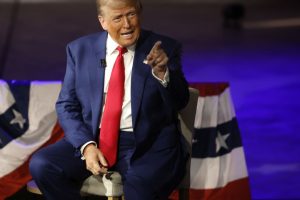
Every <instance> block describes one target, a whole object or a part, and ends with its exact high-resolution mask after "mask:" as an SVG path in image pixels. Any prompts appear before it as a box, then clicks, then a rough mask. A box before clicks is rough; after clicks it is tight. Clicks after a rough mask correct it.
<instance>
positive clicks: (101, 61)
mask: <svg viewBox="0 0 300 200" xmlns="http://www.w3.org/2000/svg"><path fill="white" fill-rule="evenodd" d="M100 63H101V67H102V68H105V67H106V60H105V59H100Z"/></svg>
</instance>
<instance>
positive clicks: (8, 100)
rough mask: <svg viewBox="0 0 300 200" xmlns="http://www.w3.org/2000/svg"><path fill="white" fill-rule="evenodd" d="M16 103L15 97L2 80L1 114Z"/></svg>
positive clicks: (0, 91)
mask: <svg viewBox="0 0 300 200" xmlns="http://www.w3.org/2000/svg"><path fill="white" fill-rule="evenodd" d="M14 103H15V98H14V97H13V95H12V94H11V92H10V90H9V86H8V84H7V83H6V82H5V81H2V80H0V115H1V114H2V113H4V112H5V111H6V110H7V109H9V108H10V107H11V106H12V105H13V104H14Z"/></svg>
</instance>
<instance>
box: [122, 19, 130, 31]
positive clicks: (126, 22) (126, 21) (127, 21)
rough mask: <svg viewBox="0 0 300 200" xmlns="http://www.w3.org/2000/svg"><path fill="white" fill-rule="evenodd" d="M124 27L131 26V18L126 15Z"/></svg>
mask: <svg viewBox="0 0 300 200" xmlns="http://www.w3.org/2000/svg"><path fill="white" fill-rule="evenodd" d="M123 26H124V28H130V26H131V25H130V19H128V18H127V17H124V23H123Z"/></svg>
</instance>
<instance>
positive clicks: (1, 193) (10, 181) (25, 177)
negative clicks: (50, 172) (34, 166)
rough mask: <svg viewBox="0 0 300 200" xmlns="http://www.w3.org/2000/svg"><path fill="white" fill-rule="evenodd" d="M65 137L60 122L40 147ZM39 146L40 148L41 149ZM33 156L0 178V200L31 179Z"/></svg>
mask: <svg viewBox="0 0 300 200" xmlns="http://www.w3.org/2000/svg"><path fill="white" fill-rule="evenodd" d="M62 137H63V130H62V129H61V128H60V126H59V125H58V123H57V124H56V125H55V127H54V128H53V130H52V133H51V137H50V139H49V140H48V141H47V142H46V143H45V144H43V146H41V147H40V148H42V147H44V146H47V145H49V144H52V143H54V142H56V141H57V140H59V139H61V138H62ZM40 148H39V149H40ZM30 158H31V156H30V157H29V158H28V160H26V161H25V162H24V163H23V164H22V165H21V166H19V167H18V168H17V169H15V170H14V171H12V172H11V173H9V174H7V175H6V176H4V177H2V178H0V200H2V199H5V198H6V197H9V196H11V195H13V194H14V193H16V192H17V191H18V190H20V189H21V188H22V187H23V186H24V185H26V183H27V182H28V181H29V180H31V175H30V173H29V169H28V164H29V160H30Z"/></svg>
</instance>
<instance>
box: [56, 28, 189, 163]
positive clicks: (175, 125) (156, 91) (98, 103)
mask: <svg viewBox="0 0 300 200" xmlns="http://www.w3.org/2000/svg"><path fill="white" fill-rule="evenodd" d="M106 39H107V32H102V33H97V34H93V35H89V36H85V37H82V38H79V39H77V40H75V41H73V42H71V43H70V44H69V45H68V46H67V69H66V74H65V78H64V82H63V86H62V89H61V92H60V95H59V99H58V101H57V104H56V110H57V114H58V118H59V122H60V125H61V126H62V128H63V130H64V133H65V138H66V140H67V141H68V142H70V143H71V144H72V145H73V146H74V148H76V149H77V153H78V155H80V154H79V151H78V150H79V149H80V147H81V146H82V145H83V144H84V143H86V142H88V141H96V142H98V141H97V138H98V134H99V132H98V131H99V130H98V127H99V120H100V117H101V112H102V104H103V85H104V74H105V73H104V71H105V66H103V62H101V60H103V59H105V57H106ZM158 40H160V41H162V48H163V49H164V50H165V52H166V54H167V56H168V57H169V62H168V68H169V72H170V82H169V84H168V86H167V87H166V88H165V87H163V85H162V84H161V83H159V81H158V80H156V79H155V78H154V77H153V75H152V73H151V67H150V66H148V65H146V64H144V63H143V60H144V59H145V58H146V56H147V55H148V53H149V52H150V50H151V48H152V47H153V45H154V43H155V42H156V41H158ZM180 54H181V45H180V44H179V43H178V42H176V41H175V40H173V39H171V38H168V37H165V36H161V35H158V34H155V33H153V32H150V31H145V30H143V31H142V32H141V35H140V37H139V40H138V42H137V45H136V50H135V57H134V63H133V69H132V80H131V81H132V88H131V105H132V121H133V130H134V134H135V139H136V149H135V152H134V154H133V157H132V160H131V161H133V162H134V161H135V160H138V158H141V157H143V156H144V155H146V154H147V152H148V151H160V150H162V149H166V148H169V147H180V148H181V147H182V142H181V140H182V135H181V133H180V128H179V121H178V117H177V112H178V110H180V109H182V108H183V107H184V106H185V105H186V104H187V102H188V98H189V93H188V84H187V82H186V80H185V78H184V75H183V73H182V70H181V60H180V57H181V55H180ZM179 152H181V153H180V156H179V155H177V157H178V158H180V159H179V160H178V162H182V161H183V159H184V157H185V156H184V154H185V153H182V151H179ZM170 158H171V157H170ZM157 159H159V158H157ZM162 159H167V158H165V157H164V158H162ZM173 164H174V163H173ZM170 167H172V166H170Z"/></svg>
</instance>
